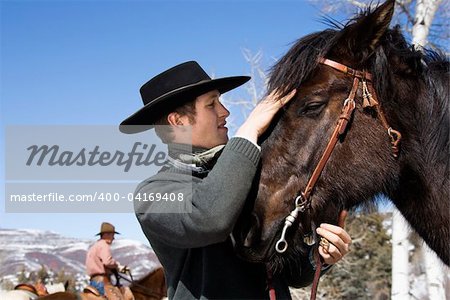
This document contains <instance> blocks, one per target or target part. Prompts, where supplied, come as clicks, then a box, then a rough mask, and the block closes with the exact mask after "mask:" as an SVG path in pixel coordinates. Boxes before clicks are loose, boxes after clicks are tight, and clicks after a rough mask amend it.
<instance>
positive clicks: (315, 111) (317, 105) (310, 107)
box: [298, 102, 326, 117]
mask: <svg viewBox="0 0 450 300" xmlns="http://www.w3.org/2000/svg"><path fill="white" fill-rule="evenodd" d="M325 104H326V103H325V102H310V103H306V104H305V105H304V106H302V107H300V109H299V110H298V115H299V116H307V117H315V116H317V115H319V113H320V112H321V111H322V109H323V108H324V106H325Z"/></svg>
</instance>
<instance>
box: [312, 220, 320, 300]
mask: <svg viewBox="0 0 450 300" xmlns="http://www.w3.org/2000/svg"><path fill="white" fill-rule="evenodd" d="M311 229H312V232H313V233H312V235H313V240H314V246H313V247H314V250H313V251H314V252H313V256H314V264H315V268H316V271H315V272H314V279H313V282H312V286H311V296H310V299H311V300H316V295H317V288H318V287H319V279H320V272H321V271H322V259H321V258H320V254H319V241H318V240H319V239H318V238H317V232H316V229H317V226H316V224H315V223H314V221H311Z"/></svg>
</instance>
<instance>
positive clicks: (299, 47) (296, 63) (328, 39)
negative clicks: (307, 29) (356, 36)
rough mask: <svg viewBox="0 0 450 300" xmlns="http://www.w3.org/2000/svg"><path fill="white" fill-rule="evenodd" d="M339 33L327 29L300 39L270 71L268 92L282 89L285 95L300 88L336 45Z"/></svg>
mask: <svg viewBox="0 0 450 300" xmlns="http://www.w3.org/2000/svg"><path fill="white" fill-rule="evenodd" d="M337 32H338V31H336V30H332V29H327V30H324V31H321V32H316V33H312V34H310V35H307V36H305V37H303V38H301V39H299V40H298V41H297V42H296V43H295V44H294V46H292V47H291V49H290V50H289V51H288V52H287V53H286V54H285V55H284V56H283V57H282V58H281V59H280V61H279V62H278V63H277V64H275V65H274V66H273V67H272V68H271V70H270V76H269V84H268V91H269V92H271V91H273V90H275V89H281V91H283V94H285V95H286V94H287V93H289V92H290V91H291V90H293V89H295V88H298V87H299V85H300V84H302V83H303V82H304V81H305V80H307V79H308V77H309V76H310V75H311V74H312V72H313V70H314V69H315V68H316V67H317V64H318V59H319V58H320V57H323V56H324V55H325V54H326V53H327V52H328V51H329V49H330V47H331V46H332V45H333V43H334V38H335V36H336V33H337Z"/></svg>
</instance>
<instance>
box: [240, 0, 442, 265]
mask: <svg viewBox="0 0 450 300" xmlns="http://www.w3.org/2000/svg"><path fill="white" fill-rule="evenodd" d="M394 2H395V1H394V0H388V1H386V2H385V3H384V4H382V5H381V6H379V7H378V8H377V9H375V10H374V11H367V12H364V13H362V14H361V15H359V16H357V17H355V18H354V19H353V20H352V21H350V22H349V23H348V24H347V25H345V26H338V25H335V26H337V27H338V28H336V29H327V30H324V31H322V32H317V33H313V34H310V35H308V36H306V37H303V38H301V39H300V40H298V41H297V42H296V43H295V45H294V46H293V47H292V48H291V49H290V50H289V51H288V52H287V54H286V55H285V56H284V57H283V58H282V59H281V60H280V61H279V62H278V63H277V64H276V65H275V66H274V67H273V69H272V72H271V76H270V80H269V89H268V90H269V91H272V90H274V89H282V90H283V91H285V94H287V93H288V92H289V91H290V90H292V89H294V88H297V91H298V92H297V95H296V96H295V98H294V99H293V100H291V101H290V103H289V104H288V105H287V107H286V108H285V109H284V110H283V111H282V112H280V114H279V115H278V116H277V118H276V119H275V121H274V122H273V124H272V125H271V128H270V129H269V131H268V133H267V135H266V136H265V137H264V141H263V144H262V171H261V176H260V178H259V186H258V185H256V184H255V186H258V191H257V197H256V200H255V202H254V203H253V207H249V210H251V212H252V213H251V218H248V214H245V212H244V213H243V215H242V217H241V219H240V220H239V222H238V224H237V226H236V227H235V231H234V238H235V240H236V249H237V252H238V253H239V254H240V255H241V256H242V257H243V258H245V259H247V260H251V261H269V262H271V263H272V266H273V267H274V268H275V269H283V268H288V269H291V270H294V269H295V268H297V264H298V259H297V258H298V257H299V256H300V255H305V254H306V252H307V251H308V249H309V248H308V246H307V245H306V242H308V239H307V238H308V237H309V235H311V233H312V232H313V230H314V229H312V227H314V224H317V225H319V224H320V223H322V222H326V223H333V224H336V221H337V219H338V214H339V212H340V211H341V210H343V209H349V208H352V207H355V206H358V205H361V204H362V203H368V201H371V200H370V199H375V198H376V196H377V195H379V194H384V195H386V196H388V197H389V198H390V199H391V201H392V202H393V203H394V205H395V206H396V207H397V208H398V209H399V210H400V212H401V213H402V214H403V215H404V217H405V218H406V220H408V222H409V224H410V225H411V226H412V228H413V229H415V230H416V231H417V232H418V234H419V235H420V236H421V237H422V238H423V239H424V240H425V242H426V243H427V244H428V245H429V246H430V247H431V248H432V249H433V250H434V251H435V252H436V253H437V254H438V255H439V257H440V258H441V259H442V260H443V262H444V263H446V264H447V265H448V264H449V257H450V255H449V252H450V247H449V246H448V242H449V240H450V234H449V229H450V226H449V220H450V216H449V214H450V208H449V150H450V149H449V103H448V99H449V88H448V83H449V61H448V60H447V59H446V58H445V56H444V55H442V54H439V53H437V52H433V51H429V50H424V51H418V50H417V49H415V48H414V47H412V46H411V45H409V44H408V43H407V42H406V41H405V38H404V37H403V35H402V34H401V32H400V30H399V28H398V27H395V28H394V29H389V23H390V21H391V18H392V15H393V11H394ZM397 155H398V157H395V156H397ZM289 215H291V217H288V216H289ZM312 224H313V226H312ZM277 242H278V243H277Z"/></svg>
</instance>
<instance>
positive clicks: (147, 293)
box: [39, 268, 167, 300]
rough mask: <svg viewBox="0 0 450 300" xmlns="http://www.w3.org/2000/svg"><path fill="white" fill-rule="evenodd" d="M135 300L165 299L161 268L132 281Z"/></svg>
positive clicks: (72, 299) (68, 298) (75, 299)
mask: <svg viewBox="0 0 450 300" xmlns="http://www.w3.org/2000/svg"><path fill="white" fill-rule="evenodd" d="M130 290H131V292H132V293H133V295H132V296H134V299H135V300H160V299H164V298H166V297H167V288H166V281H165V277H164V271H163V268H158V269H156V270H154V271H152V272H150V273H149V274H148V275H146V276H145V277H143V278H141V279H139V280H136V281H133V282H132V283H131V285H130ZM39 299H45V300H80V299H81V300H101V299H105V298H103V297H101V296H97V295H95V294H93V293H88V292H83V293H77V294H75V293H69V292H61V293H54V294H51V295H48V296H45V297H42V298H39Z"/></svg>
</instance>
